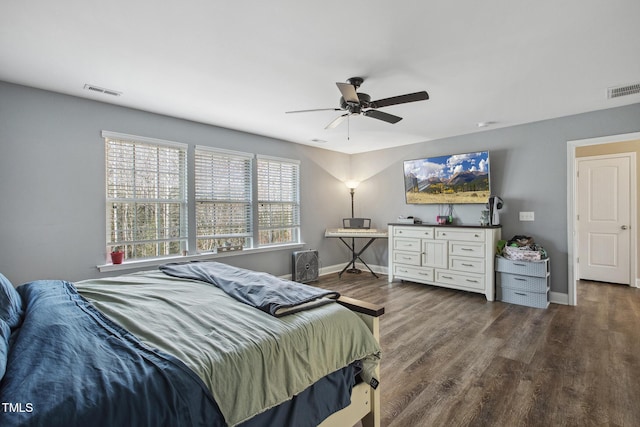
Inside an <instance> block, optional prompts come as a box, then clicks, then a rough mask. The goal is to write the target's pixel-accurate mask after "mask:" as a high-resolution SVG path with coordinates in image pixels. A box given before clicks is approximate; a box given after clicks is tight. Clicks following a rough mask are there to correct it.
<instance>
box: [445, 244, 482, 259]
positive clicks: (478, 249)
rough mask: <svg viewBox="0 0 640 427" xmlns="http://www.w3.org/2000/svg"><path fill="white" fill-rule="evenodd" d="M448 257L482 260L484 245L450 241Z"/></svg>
mask: <svg viewBox="0 0 640 427" xmlns="http://www.w3.org/2000/svg"><path fill="white" fill-rule="evenodd" d="M449 255H462V256H470V257H474V258H484V243H472V242H460V241H451V242H449Z"/></svg>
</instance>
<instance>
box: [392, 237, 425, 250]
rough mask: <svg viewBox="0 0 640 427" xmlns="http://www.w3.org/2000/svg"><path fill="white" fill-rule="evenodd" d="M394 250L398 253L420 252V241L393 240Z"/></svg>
mask: <svg viewBox="0 0 640 427" xmlns="http://www.w3.org/2000/svg"><path fill="white" fill-rule="evenodd" d="M393 249H395V250H397V251H415V252H420V240H419V239H393Z"/></svg>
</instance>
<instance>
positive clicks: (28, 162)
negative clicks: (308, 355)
mask: <svg viewBox="0 0 640 427" xmlns="http://www.w3.org/2000/svg"><path fill="white" fill-rule="evenodd" d="M102 130H110V131H114V132H121V133H127V134H133V135H141V136H147V137H154V138H160V139H166V140H173V141H179V142H184V143H188V144H201V145H210V146H213V147H218V148H225V149H231V150H239V151H245V152H252V153H259V154H265V155H271V156H279V157H286V158H292V159H298V160H300V161H301V185H302V192H301V209H302V212H301V215H302V237H303V239H304V241H305V242H306V243H307V244H306V248H313V249H318V250H320V252H321V264H322V265H334V264H339V263H342V262H343V261H344V260H345V259H346V256H347V254H346V250H343V249H341V248H340V247H339V246H338V243H339V242H336V241H334V240H326V239H324V237H323V233H324V229H325V227H327V226H328V224H336V225H337V224H338V219H339V218H342V217H345V216H348V215H349V213H350V202H349V195H348V192H347V189H346V187H345V186H344V184H343V183H342V181H343V180H345V179H347V174H348V171H349V167H350V166H349V160H350V159H349V156H348V155H346V154H341V153H336V152H332V151H328V150H322V149H318V148H314V147H306V146H301V145H298V144H292V143H289V142H284V141H278V140H274V139H270V138H265V137H261V136H257V135H252V134H247V133H242V132H236V131H232V130H227V129H222V128H217V127H213V126H207V125H203V124H198V123H194V122H190V121H186V120H180V119H176V118H171V117H166V116H161V115H157V114H151V113H147V112H143V111H138V110H133V109H128V108H122V107H117V106H114V105H110V104H105V103H101V102H95V101H90V100H85V99H80V98H76V97H71V96H66V95H61V94H56V93H52V92H47V91H43V90H38V89H33V88H28V87H24V86H18V85H13V84H8V83H4V82H0V242H1V243H0V272H2V273H3V274H4V275H6V276H7V277H8V278H9V280H11V281H12V282H13V283H14V284H16V285H17V284H20V283H23V282H26V281H31V280H36V279H45V278H46V279H67V280H72V281H73V280H80V279H84V278H92V277H99V276H100V275H101V274H100V273H99V272H98V270H97V269H96V265H99V264H104V263H105V261H106V256H107V255H106V248H105V202H104V197H105V196H104V188H105V178H104V175H105V172H104V170H105V167H104V140H103V139H102V138H101V136H100V132H101V131H102ZM341 192H342V193H343V194H340V196H338V197H336V195H337V194H339V193H341ZM291 252H292V250H291V249H289V250H281V251H276V252H267V253H260V254H254V255H242V256H234V257H228V258H225V259H224V262H228V263H230V264H235V265H238V266H242V267H247V268H254V269H258V270H264V271H268V272H271V273H273V274H277V275H284V274H287V273H290V271H291ZM111 274H116V273H111Z"/></svg>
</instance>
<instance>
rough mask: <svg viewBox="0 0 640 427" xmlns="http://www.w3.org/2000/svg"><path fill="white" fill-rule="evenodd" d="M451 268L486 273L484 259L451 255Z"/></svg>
mask: <svg viewBox="0 0 640 427" xmlns="http://www.w3.org/2000/svg"><path fill="white" fill-rule="evenodd" d="M449 269H451V270H456V271H467V272H469V273H480V274H482V273H484V260H483V259H475V258H461V257H449Z"/></svg>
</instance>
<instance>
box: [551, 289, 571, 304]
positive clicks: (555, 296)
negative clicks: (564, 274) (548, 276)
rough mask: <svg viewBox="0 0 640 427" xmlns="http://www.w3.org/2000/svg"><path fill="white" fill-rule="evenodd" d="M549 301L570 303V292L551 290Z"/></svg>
mask: <svg viewBox="0 0 640 427" xmlns="http://www.w3.org/2000/svg"><path fill="white" fill-rule="evenodd" d="M549 301H551V302H552V303H554V304H562V305H569V294H562V293H560V292H549Z"/></svg>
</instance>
